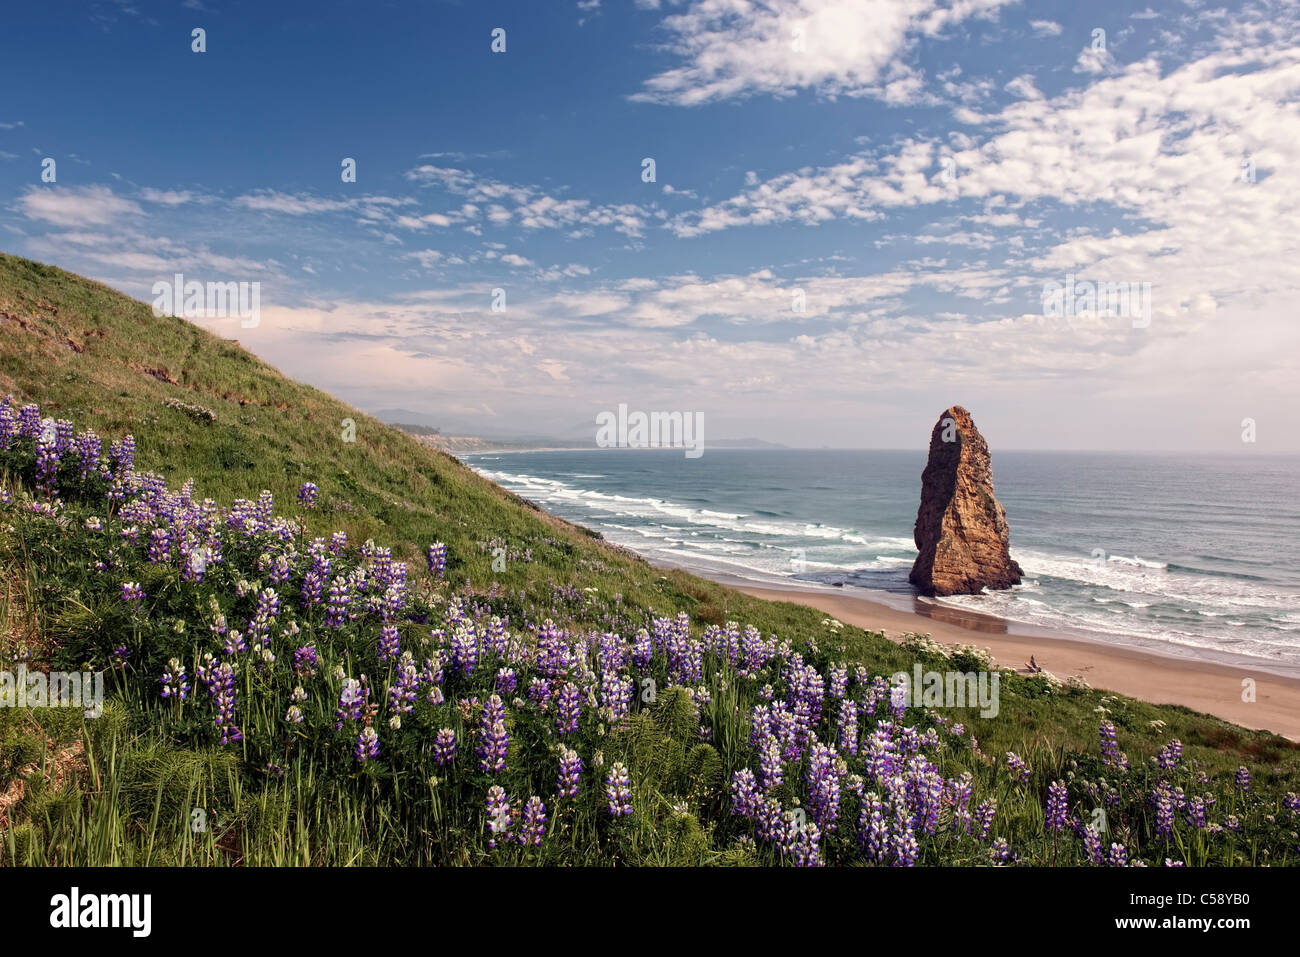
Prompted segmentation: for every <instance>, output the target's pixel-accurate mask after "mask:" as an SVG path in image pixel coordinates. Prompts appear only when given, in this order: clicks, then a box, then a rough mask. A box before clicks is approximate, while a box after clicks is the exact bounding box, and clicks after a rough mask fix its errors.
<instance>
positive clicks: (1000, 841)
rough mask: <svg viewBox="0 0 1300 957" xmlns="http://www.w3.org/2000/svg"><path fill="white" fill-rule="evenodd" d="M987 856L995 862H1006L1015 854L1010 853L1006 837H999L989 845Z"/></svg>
mask: <svg viewBox="0 0 1300 957" xmlns="http://www.w3.org/2000/svg"><path fill="white" fill-rule="evenodd" d="M989 856H990V857H991V858H993V862H994V863H995V864H1006V863H1007V862H1009V861H1011V860H1012V858H1013V857H1014V856H1015V855H1014V854H1012V853H1011V845H1010V844H1008V843H1007V841H1006V839H1005V838H1001V837H999V838H997V839H996V840H995V841H994V842H993V843H992V844H991V845H990V846H989Z"/></svg>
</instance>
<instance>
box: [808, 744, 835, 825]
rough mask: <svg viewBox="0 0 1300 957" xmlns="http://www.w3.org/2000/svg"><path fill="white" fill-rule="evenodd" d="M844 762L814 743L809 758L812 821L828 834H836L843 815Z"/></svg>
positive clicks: (824, 747)
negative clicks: (833, 832) (830, 832)
mask: <svg viewBox="0 0 1300 957" xmlns="http://www.w3.org/2000/svg"><path fill="white" fill-rule="evenodd" d="M843 776H844V764H843V760H842V759H841V758H840V756H839V755H838V754H836V753H835V752H834V751H833V750H831V749H830V748H828V747H827V746H826V745H824V744H820V743H818V744H814V745H813V746H812V751H811V752H810V753H809V755H808V770H807V773H806V775H805V779H806V781H807V784H808V804H809V810H810V811H811V812H812V819H813V821H815V822H816V823H817V825H818V826H819V827H821V828H824V829H825V830H826V831H828V832H829V831H834V830H835V829H836V827H837V826H838V825H837V823H836V822H837V821H838V820H839V816H840V798H841V782H842V779H843Z"/></svg>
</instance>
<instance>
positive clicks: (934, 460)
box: [908, 405, 1020, 595]
mask: <svg viewBox="0 0 1300 957" xmlns="http://www.w3.org/2000/svg"><path fill="white" fill-rule="evenodd" d="M913 538H914V539H915V540H916V547H917V550H918V552H919V554H918V555H917V556H916V564H914V565H913V566H912V573H911V575H909V576H908V579H909V580H910V581H911V582H912V584H913V585H915V586H916V587H917V588H918V589H919V590H920V591H921V593H922V594H924V595H970V594H974V593H976V592H978V591H980V590H981V589H983V588H1010V587H1011V586H1012V585H1018V584H1020V566H1019V565H1017V564H1016V563H1015V562H1014V561H1012V560H1011V555H1010V553H1009V552H1008V550H1007V545H1008V542H1009V541H1010V534H1009V532H1008V529H1007V516H1006V512H1005V511H1003V509H1002V506H1001V504H999V502H998V500H997V499H996V498H994V497H993V469H992V466H991V463H990V460H989V447H988V446H987V445H986V444H985V442H984V437H983V436H982V435H980V433H979V430H978V429H976V428H975V423H974V422H973V421H972V420H971V417H970V413H969V412H967V411H966V410H965V409H963V408H962V407H961V406H959V405H954V406H953V407H952V408H951V409H949V410H948V411H946V412H944V413H943V414H942V415H941V416H939V421H938V423H937V424H936V425H935V427H934V431H933V432H931V433H930V459H929V461H928V462H926V465H925V471H924V472H923V473H922V474H921V507H920V508H919V509H918V510H917V513H916V528H915V530H914V532H913Z"/></svg>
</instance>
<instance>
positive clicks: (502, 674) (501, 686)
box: [496, 668, 519, 695]
mask: <svg viewBox="0 0 1300 957" xmlns="http://www.w3.org/2000/svg"><path fill="white" fill-rule="evenodd" d="M518 686H519V679H518V678H516V677H515V669H514V668H498V669H497V678H496V690H497V694H501V695H511V694H514V693H515V688H517V687H518Z"/></svg>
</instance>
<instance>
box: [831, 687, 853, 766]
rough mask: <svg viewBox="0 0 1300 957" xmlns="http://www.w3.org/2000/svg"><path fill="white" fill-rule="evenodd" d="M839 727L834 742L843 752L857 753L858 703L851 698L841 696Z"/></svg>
mask: <svg viewBox="0 0 1300 957" xmlns="http://www.w3.org/2000/svg"><path fill="white" fill-rule="evenodd" d="M838 724H839V729H838V731H837V732H836V738H835V743H836V745H837V746H838V747H839V749H840V750H841V751H843V752H844V753H845V754H857V753H858V703H857V702H856V701H854V700H853V699H852V698H850V697H847V696H841V700H840V715H839V722H838Z"/></svg>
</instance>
